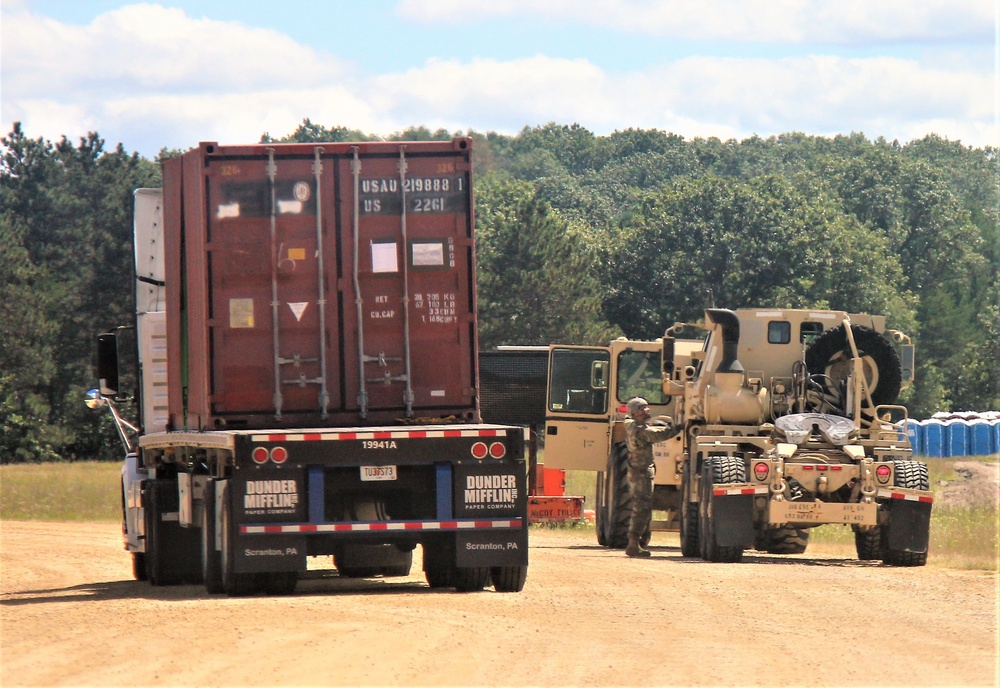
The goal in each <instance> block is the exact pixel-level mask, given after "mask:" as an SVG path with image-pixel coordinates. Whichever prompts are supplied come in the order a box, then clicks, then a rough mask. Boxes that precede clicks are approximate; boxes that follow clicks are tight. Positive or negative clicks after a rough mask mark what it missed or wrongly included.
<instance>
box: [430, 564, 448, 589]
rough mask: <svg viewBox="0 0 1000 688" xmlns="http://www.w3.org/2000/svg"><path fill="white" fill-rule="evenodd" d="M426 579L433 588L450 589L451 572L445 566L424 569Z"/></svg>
mask: <svg viewBox="0 0 1000 688" xmlns="http://www.w3.org/2000/svg"><path fill="white" fill-rule="evenodd" d="M424 578H426V579H427V585H428V586H430V587H432V588H450V587H451V586H452V582H451V572H450V571H449V570H448V569H447V568H446V567H444V566H430V567H427V568H425V569H424Z"/></svg>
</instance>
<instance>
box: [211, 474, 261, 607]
mask: <svg viewBox="0 0 1000 688" xmlns="http://www.w3.org/2000/svg"><path fill="white" fill-rule="evenodd" d="M220 484H221V486H222V487H221V489H222V517H221V519H220V524H219V526H220V528H222V550H221V552H220V553H219V554H220V556H219V562H220V566H219V568H220V574H221V577H222V588H223V590H224V591H225V593H226V594H227V595H229V596H230V597H243V596H246V595H252V594H253V593H255V592H257V591H258V590H259V589H260V588H262V587H263V585H261V584H262V583H263V582H264V581H263V580H260V578H261V576H259V575H258V574H253V573H236V571H234V570H233V566H234V564H235V549H236V543H235V542H234V538H233V514H232V510H233V507H232V506H231V505H230V503H229V481H228V480H226V481H220ZM216 489H219V484H217V485H216Z"/></svg>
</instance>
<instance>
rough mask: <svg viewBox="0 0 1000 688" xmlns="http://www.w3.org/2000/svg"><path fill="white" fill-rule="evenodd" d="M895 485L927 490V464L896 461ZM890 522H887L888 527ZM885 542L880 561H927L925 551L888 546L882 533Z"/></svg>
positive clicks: (907, 563) (903, 563)
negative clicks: (909, 550)
mask: <svg viewBox="0 0 1000 688" xmlns="http://www.w3.org/2000/svg"><path fill="white" fill-rule="evenodd" d="M893 482H894V484H895V485H896V487H905V488H909V489H911V490H929V489H930V477H929V476H928V474H927V464H925V463H923V462H922V461H897V462H896V466H895V471H894V480H893ZM891 527H892V523H891V522H890V523H889V528H891ZM883 537H885V542H884V543H883V547H882V562H883V563H885V564H888V565H889V566H923V565H924V564H926V563H927V552H926V551H924V552H906V551H904V550H895V549H892V548H891V547H890V546H889V538H888V535H887V534H886V533H883Z"/></svg>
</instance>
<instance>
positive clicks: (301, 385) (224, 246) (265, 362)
mask: <svg viewBox="0 0 1000 688" xmlns="http://www.w3.org/2000/svg"><path fill="white" fill-rule="evenodd" d="M317 163H318V161H317V160H316V159H313V158H310V157H309V156H308V155H296V156H275V155H274V154H270V155H269V156H268V157H262V156H255V157H247V158H239V157H234V158H232V159H212V160H211V161H210V163H209V168H208V170H207V173H206V174H207V180H208V183H207V187H208V192H207V193H208V205H207V207H208V214H209V218H208V222H209V227H210V233H209V236H208V242H209V243H208V246H209V272H210V278H209V284H210V285H212V287H211V288H212V290H213V293H212V294H211V296H210V303H211V313H210V317H209V320H210V331H211V339H210V345H211V347H212V352H213V354H212V358H213V368H212V369H213V376H212V391H211V395H212V402H213V413H214V414H216V415H220V416H225V415H226V414H227V413H231V414H239V413H253V412H257V413H260V412H272V413H273V414H274V415H275V417H277V418H280V417H281V416H282V415H283V414H288V413H302V412H306V413H315V412H317V411H319V412H321V413H323V412H325V411H327V409H329V408H336V407H339V406H340V405H341V399H340V396H339V394H340V381H339V372H338V371H339V369H338V368H337V367H336V366H335V365H331V364H330V363H331V362H332V361H336V360H337V358H338V350H337V344H338V342H337V338H336V337H333V338H330V337H328V336H327V335H326V332H325V331H324V330H325V329H326V327H328V326H329V323H330V317H331V316H330V313H331V312H333V313H335V310H334V309H331V306H330V304H328V303H326V301H327V299H326V296H325V295H326V293H327V290H328V287H329V280H330V279H331V277H330V276H331V275H333V274H335V272H331V270H334V269H335V266H333V265H329V264H328V262H327V260H326V259H325V258H324V253H329V252H330V251H328V250H327V249H326V247H325V246H323V244H324V242H325V241H326V238H325V234H326V232H327V227H326V218H324V216H323V212H322V211H323V206H324V205H327V204H328V202H327V201H325V200H323V199H322V190H323V188H324V186H325V187H326V188H332V185H329V184H328V183H326V182H325V181H324V180H323V167H322V165H318V164H317ZM327 172H328V173H332V167H330V166H328V169H327ZM317 191H319V195H318V194H317ZM334 322H335V316H334Z"/></svg>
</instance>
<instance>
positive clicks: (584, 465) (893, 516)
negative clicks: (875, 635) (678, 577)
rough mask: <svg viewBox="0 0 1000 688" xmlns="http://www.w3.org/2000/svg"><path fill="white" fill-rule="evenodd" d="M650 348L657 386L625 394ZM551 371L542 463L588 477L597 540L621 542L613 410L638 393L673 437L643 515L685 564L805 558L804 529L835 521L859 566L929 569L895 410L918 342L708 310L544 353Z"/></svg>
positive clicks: (618, 422)
mask: <svg viewBox="0 0 1000 688" xmlns="http://www.w3.org/2000/svg"><path fill="white" fill-rule="evenodd" d="M698 331H700V332H701V333H702V334H701V336H695V335H693V334H692V333H693V332H698ZM656 351H659V352H660V355H661V358H660V370H659V371H658V372H659V373H660V375H661V386H660V388H659V390H655V389H654V390H652V391H648V392H647V391H646V390H644V389H642V388H640V387H634V386H630V383H631V382H632V380H633V379H635V380H638V379H639V378H637V377H634V375H633V373H639V375H640V376H641V374H642V373H641V372H639V371H638V368H639V367H640V366H641V364H639V365H633V366H630V364H631V362H632V359H637V358H638V357H640V356H642V355H644V356H645V357H647V358H649V357H650V356H652V355H653V352H656ZM647 367H648V364H647ZM549 368H550V370H549V396H548V402H547V404H548V406H547V412H548V418H547V425H546V447H545V460H546V465H550V466H558V467H563V468H571V469H578V470H580V469H583V470H596V471H599V475H598V504H597V516H598V536H597V537H598V541H599V542H600V543H601V544H604V545H607V546H611V547H620V546H623V545H624V539H623V538H624V534H625V531H626V529H627V522H628V511H629V509H630V506H631V505H630V499H629V496H628V489H627V485H626V484H625V483H626V481H625V472H624V466H623V464H624V460H625V456H626V449H625V444H624V431H623V427H622V422H623V420H624V406H623V404H624V401H625V400H627V399H628V398H629V397H630V396H635V395H636V394H639V395H643V394H649V395H650V396H651V397H653V398H650V397H647V399H648V400H649V401H650V402H651V405H652V406H653V409H654V411H653V412H654V414H656V413H661V414H663V415H666V416H669V417H670V418H671V419H672V421H673V422H674V423H676V424H678V425H680V426H682V427H683V432H681V433H679V434H678V435H677V436H675V437H674V438H673V439H671V440H669V441H667V442H664V443H661V444H660V445H657V446H656V449H657V450H658V451H657V452H655V454H654V455H655V458H656V465H657V476H656V481H655V492H654V494H655V496H654V509H655V510H659V511H663V512H665V513H666V514H667V518H666V519H665V520H660V521H656V522H654V528H666V529H678V530H679V531H680V538H681V549H682V553H683V554H684V555H685V556H700V557H701V558H703V559H706V560H709V561H729V562H735V561H740V560H741V558H742V556H743V552H744V551H745V550H747V549H751V548H753V549H757V550H761V551H766V552H770V553H775V554H780V553H800V552H803V551H805V548H806V545H807V543H808V535H809V528H812V527H815V526H818V525H822V524H826V523H836V524H843V525H850V527H851V528H852V529H853V530H854V535H855V543H856V548H857V554H858V557H859V558H860V559H881V560H883V561H884V562H885V563H887V564H892V565H900V566H920V565H923V564H924V563H925V562H926V559H927V547H928V540H929V526H930V510H931V505H932V503H933V495H932V493H931V492H930V490H929V480H928V475H927V466H926V464H924V463H922V462H918V461H915V460H913V452H912V449H911V447H910V444H909V441H908V439H907V436H906V433H905V430H904V424H905V421H906V419H907V413H906V409H905V407H903V406H899V405H897V404H896V403H895V402H896V398H897V396H898V394H899V392H900V390H901V388H902V385H903V384H905V383H908V382H909V381H910V380H912V371H913V346H912V344H911V343H910V340H909V338H908V337H907V336H906V335H904V334H902V333H900V332H896V331H892V330H887V329H886V327H885V318H884V317H882V316H871V315H863V314H860V315H850V314H848V313H846V312H842V311H830V310H793V309H740V310H737V311H730V310H724V309H708V310H706V312H705V322H704V323H677V324H675V325H674V326H673V327H671V328H670V329H668V330H667V332H666V334H665V335H664V337H663V338H662V339H661V340H657V341H656V342H627V341H617V342H612V344H611V346H610V347H606V348H605V347H563V346H553V347H550V365H549ZM642 372H644V371H642ZM609 401H610V402H611V403H610V404H609V403H608V402H609ZM588 404H589V406H588ZM578 409H582V410H578ZM602 419H603V428H602V427H601V426H602V422H601V421H602ZM602 450H606V456H605V457H604V458H603V461H602V460H601V459H600V458H599V454H600V453H601V452H602Z"/></svg>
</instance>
